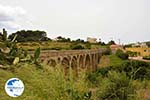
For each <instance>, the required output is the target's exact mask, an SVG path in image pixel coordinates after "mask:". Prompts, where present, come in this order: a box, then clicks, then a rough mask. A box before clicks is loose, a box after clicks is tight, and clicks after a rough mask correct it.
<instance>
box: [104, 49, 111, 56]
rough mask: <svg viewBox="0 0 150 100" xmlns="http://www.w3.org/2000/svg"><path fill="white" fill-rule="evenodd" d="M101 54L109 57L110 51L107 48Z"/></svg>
mask: <svg viewBox="0 0 150 100" xmlns="http://www.w3.org/2000/svg"><path fill="white" fill-rule="evenodd" d="M103 54H104V55H110V54H111V49H110V48H107V49H106V50H105V52H104V53H103Z"/></svg>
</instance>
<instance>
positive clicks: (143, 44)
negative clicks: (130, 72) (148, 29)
mask: <svg viewBox="0 0 150 100" xmlns="http://www.w3.org/2000/svg"><path fill="white" fill-rule="evenodd" d="M132 47H142V48H148V45H147V44H146V43H144V42H143V43H140V42H138V43H135V44H133V45H132Z"/></svg>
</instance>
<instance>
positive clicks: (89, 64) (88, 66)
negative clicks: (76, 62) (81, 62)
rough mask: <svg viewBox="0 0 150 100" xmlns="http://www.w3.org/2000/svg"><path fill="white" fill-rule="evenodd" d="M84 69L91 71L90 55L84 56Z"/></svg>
mask: <svg viewBox="0 0 150 100" xmlns="http://www.w3.org/2000/svg"><path fill="white" fill-rule="evenodd" d="M85 68H86V69H87V70H89V71H90V70H91V68H92V61H91V56H90V54H87V55H86V58H85Z"/></svg>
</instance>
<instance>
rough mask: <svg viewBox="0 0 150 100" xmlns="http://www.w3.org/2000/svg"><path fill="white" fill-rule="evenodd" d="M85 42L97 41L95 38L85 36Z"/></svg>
mask: <svg viewBox="0 0 150 100" xmlns="http://www.w3.org/2000/svg"><path fill="white" fill-rule="evenodd" d="M87 42H89V43H97V38H91V37H87Z"/></svg>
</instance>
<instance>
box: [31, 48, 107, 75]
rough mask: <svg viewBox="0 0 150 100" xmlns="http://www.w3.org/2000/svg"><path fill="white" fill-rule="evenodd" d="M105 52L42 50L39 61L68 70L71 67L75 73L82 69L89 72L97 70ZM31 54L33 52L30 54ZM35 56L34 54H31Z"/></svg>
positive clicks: (100, 50)
mask: <svg viewBox="0 0 150 100" xmlns="http://www.w3.org/2000/svg"><path fill="white" fill-rule="evenodd" d="M104 52H105V49H102V48H101V49H91V50H63V51H55V50H42V51H41V53H40V57H39V61H40V62H45V63H47V64H49V65H51V66H53V67H55V66H56V65H61V66H63V67H64V68H65V70H67V69H68V68H69V67H71V68H72V69H73V70H74V71H77V72H78V70H79V69H80V68H83V69H87V70H90V71H92V70H95V69H96V68H97V65H98V63H99V61H100V57H101V56H102V54H103V53H104ZM30 53H31V52H30ZM31 54H33V52H32V53H31Z"/></svg>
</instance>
